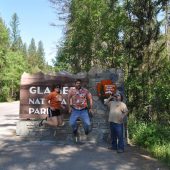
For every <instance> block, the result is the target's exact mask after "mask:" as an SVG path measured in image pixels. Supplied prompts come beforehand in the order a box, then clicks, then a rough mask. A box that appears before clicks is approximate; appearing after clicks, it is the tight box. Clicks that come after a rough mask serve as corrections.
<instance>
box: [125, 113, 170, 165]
mask: <svg viewBox="0 0 170 170" xmlns="http://www.w3.org/2000/svg"><path fill="white" fill-rule="evenodd" d="M128 129H129V137H130V139H131V141H132V142H133V143H134V144H137V145H139V146H142V147H144V148H146V149H147V150H149V151H150V152H151V153H152V154H153V155H154V156H155V157H157V158H159V159H161V160H163V161H165V162H166V163H169V162H170V143H169V141H170V135H169V132H170V126H169V125H168V126H163V125H161V124H158V123H154V122H151V123H145V122H142V121H136V119H134V117H133V116H131V117H130V119H129V121H128ZM169 165H170V164H169Z"/></svg>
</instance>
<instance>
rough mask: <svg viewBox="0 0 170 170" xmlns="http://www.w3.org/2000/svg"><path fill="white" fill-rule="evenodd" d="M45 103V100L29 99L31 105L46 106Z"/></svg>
mask: <svg viewBox="0 0 170 170" xmlns="http://www.w3.org/2000/svg"><path fill="white" fill-rule="evenodd" d="M44 101H45V99H44V98H36V99H34V98H33V99H30V98H29V104H44Z"/></svg>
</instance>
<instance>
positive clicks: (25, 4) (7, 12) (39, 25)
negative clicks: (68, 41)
mask: <svg viewBox="0 0 170 170" xmlns="http://www.w3.org/2000/svg"><path fill="white" fill-rule="evenodd" d="M14 13H17V15H18V18H19V23H20V25H19V30H20V36H21V38H22V40H23V42H24V43H26V44H27V46H28V45H29V44H30V42H31V39H32V38H34V40H35V43H36V46H38V42H39V41H42V42H43V45H44V51H45V58H46V61H47V62H48V64H50V65H52V61H51V60H52V59H54V57H55V55H56V50H57V48H56V45H57V44H59V42H60V41H61V40H62V38H63V27H62V26H59V27H53V26H50V24H51V23H56V24H59V25H61V24H63V23H61V21H58V19H57V15H56V11H55V10H54V9H53V8H52V7H51V3H50V2H49V1H48V0H0V17H1V18H2V19H3V21H4V22H5V24H6V26H7V27H10V21H11V18H12V15H13V14H14Z"/></svg>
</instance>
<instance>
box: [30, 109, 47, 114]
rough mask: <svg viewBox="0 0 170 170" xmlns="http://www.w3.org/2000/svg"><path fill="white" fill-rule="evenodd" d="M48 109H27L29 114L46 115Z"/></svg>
mask: <svg viewBox="0 0 170 170" xmlns="http://www.w3.org/2000/svg"><path fill="white" fill-rule="evenodd" d="M47 109H48V108H29V114H48V111H47Z"/></svg>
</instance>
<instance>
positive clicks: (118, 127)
mask: <svg viewBox="0 0 170 170" xmlns="http://www.w3.org/2000/svg"><path fill="white" fill-rule="evenodd" d="M122 101H123V95H122V94H121V93H120V92H119V91H117V92H116V94H115V95H114V96H110V97H109V98H108V99H106V100H105V102H104V103H105V104H106V105H107V106H108V107H109V120H108V121H109V123H110V132H111V140H112V143H111V144H112V145H111V147H109V149H111V150H116V151H117V152H118V153H122V152H124V139H123V119H124V117H125V116H126V115H127V113H128V109H127V106H126V104H125V103H123V102H122Z"/></svg>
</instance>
